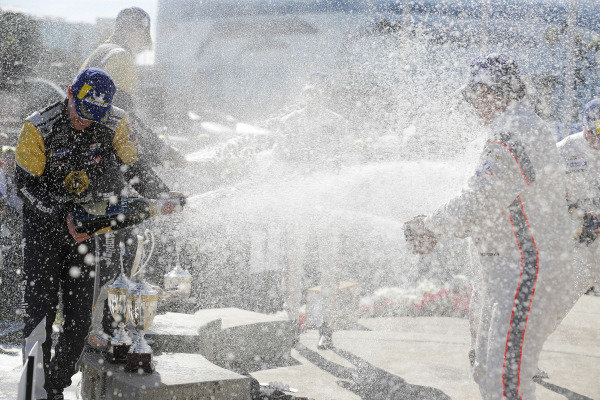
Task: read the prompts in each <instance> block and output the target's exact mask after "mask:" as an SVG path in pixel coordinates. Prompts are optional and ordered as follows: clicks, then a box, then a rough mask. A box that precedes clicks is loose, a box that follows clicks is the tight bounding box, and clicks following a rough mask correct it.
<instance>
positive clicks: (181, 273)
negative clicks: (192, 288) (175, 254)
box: [165, 264, 192, 279]
mask: <svg viewBox="0 0 600 400" xmlns="http://www.w3.org/2000/svg"><path fill="white" fill-rule="evenodd" d="M167 278H168V279H192V275H190V273H189V272H187V271H186V270H185V269H183V268H181V266H180V265H179V264H177V265H175V268H173V269H172V270H170V271H169V272H167V273H166V274H165V279H167Z"/></svg>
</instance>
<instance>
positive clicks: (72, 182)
mask: <svg viewBox="0 0 600 400" xmlns="http://www.w3.org/2000/svg"><path fill="white" fill-rule="evenodd" d="M64 184H65V189H67V192H69V193H73V194H75V195H80V194H81V193H83V191H84V190H85V189H87V188H88V186H89V185H90V178H89V177H88V176H87V174H86V173H85V172H83V171H73V172H71V173H70V174H69V175H67V177H66V178H65V181H64Z"/></svg>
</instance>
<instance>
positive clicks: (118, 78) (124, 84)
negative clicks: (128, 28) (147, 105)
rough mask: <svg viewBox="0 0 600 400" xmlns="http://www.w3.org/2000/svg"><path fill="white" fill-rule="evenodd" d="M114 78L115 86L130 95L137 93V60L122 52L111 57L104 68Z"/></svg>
mask: <svg viewBox="0 0 600 400" xmlns="http://www.w3.org/2000/svg"><path fill="white" fill-rule="evenodd" d="M103 69H104V70H105V71H106V72H108V74H109V75H110V76H111V77H112V78H113V81H114V82H115V85H116V86H117V87H118V88H119V89H121V90H124V91H125V92H127V93H129V94H134V93H135V85H136V81H137V71H136V69H135V60H134V59H133V57H132V56H131V54H130V53H129V52H124V51H123V52H120V53H117V54H115V55H114V56H111V57H110V58H109V59H108V60H107V61H106V64H105V65H104V68H103Z"/></svg>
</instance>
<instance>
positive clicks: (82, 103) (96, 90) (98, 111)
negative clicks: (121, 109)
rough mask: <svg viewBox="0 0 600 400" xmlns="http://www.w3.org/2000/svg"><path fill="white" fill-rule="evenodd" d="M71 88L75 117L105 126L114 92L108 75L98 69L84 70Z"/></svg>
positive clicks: (111, 80) (113, 85) (113, 86)
mask: <svg viewBox="0 0 600 400" xmlns="http://www.w3.org/2000/svg"><path fill="white" fill-rule="evenodd" d="M71 88H72V90H73V99H74V101H75V111H77V115H79V116H80V117H81V118H83V119H87V120H89V121H93V122H97V123H99V124H106V122H107V121H108V117H110V109H111V103H112V99H113V96H114V94H115V90H116V86H115V83H114V82H113V79H112V78H111V77H110V75H109V74H107V73H106V72H104V71H103V70H101V69H99V68H86V69H84V70H83V71H81V72H80V73H79V75H77V78H75V80H74V81H73V84H72V85H71Z"/></svg>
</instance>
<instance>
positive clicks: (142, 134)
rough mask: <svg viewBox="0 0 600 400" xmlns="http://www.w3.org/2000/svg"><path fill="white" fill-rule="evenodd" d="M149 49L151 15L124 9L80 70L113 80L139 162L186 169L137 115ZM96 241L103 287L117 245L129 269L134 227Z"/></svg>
mask: <svg viewBox="0 0 600 400" xmlns="http://www.w3.org/2000/svg"><path fill="white" fill-rule="evenodd" d="M151 47H152V38H151V36H150V16H149V15H148V13H147V12H146V11H144V10H143V9H141V8H139V7H129V8H125V9H123V10H121V11H120V12H119V14H118V15H117V18H116V20H115V28H114V32H113V34H112V35H111V36H110V37H109V38H108V39H107V40H106V42H105V43H103V44H101V45H100V46H98V47H97V48H96V49H95V50H94V51H93V52H92V54H91V55H90V56H89V57H88V58H87V60H85V62H84V63H83V66H82V67H81V68H82V69H84V68H87V67H97V68H101V69H102V70H104V71H106V72H107V73H108V74H109V75H110V76H111V77H112V79H113V80H114V82H115V85H116V88H117V89H116V92H115V96H114V99H113V104H114V105H115V106H116V107H119V108H121V109H123V110H124V111H125V112H126V113H127V116H128V118H129V119H130V121H131V128H132V130H133V132H134V134H135V135H136V136H137V138H138V140H139V148H140V161H141V162H143V163H145V164H147V165H149V166H152V167H156V166H160V165H165V166H173V167H182V166H185V157H184V156H183V155H182V154H181V153H179V152H178V151H177V150H176V149H175V148H173V147H171V146H169V145H168V144H167V143H166V142H165V141H164V140H162V139H160V138H159V137H158V136H157V134H156V132H154V131H153V130H151V129H149V128H148V127H147V126H146V125H145V124H144V123H143V122H142V121H141V120H140V118H139V117H137V115H136V98H135V93H136V87H137V81H138V73H137V69H136V65H135V56H136V55H137V54H139V53H141V52H143V51H144V50H148V49H150V48H151ZM98 240H100V241H102V242H103V243H100V246H99V247H100V248H101V249H102V250H101V251H100V254H101V257H102V259H103V260H102V261H101V267H100V269H101V270H102V271H103V273H102V274H100V276H99V277H98V279H99V283H98V284H99V286H102V285H104V284H105V283H108V281H109V280H110V279H112V278H113V277H115V276H116V275H117V274H118V270H119V261H118V254H119V252H118V251H117V247H118V242H123V243H125V244H126V253H125V259H124V264H125V266H126V267H127V268H130V267H131V264H132V262H133V258H134V255H135V249H136V246H137V240H136V234H135V228H132V229H124V230H122V231H119V232H117V233H116V234H115V237H103V238H102V239H98ZM115 243H116V245H115ZM100 301H101V302H104V310H103V318H102V331H103V332H99V331H97V329H96V328H97V327H95V329H94V330H93V331H92V333H91V334H90V338H89V342H90V344H91V345H92V346H93V347H95V348H99V349H103V348H104V347H105V346H106V344H107V340H108V336H109V335H110V334H111V333H112V330H113V328H114V326H113V325H114V324H113V322H114V321H113V320H112V316H111V314H110V311H109V309H108V303H107V302H105V301H104V299H100Z"/></svg>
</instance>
